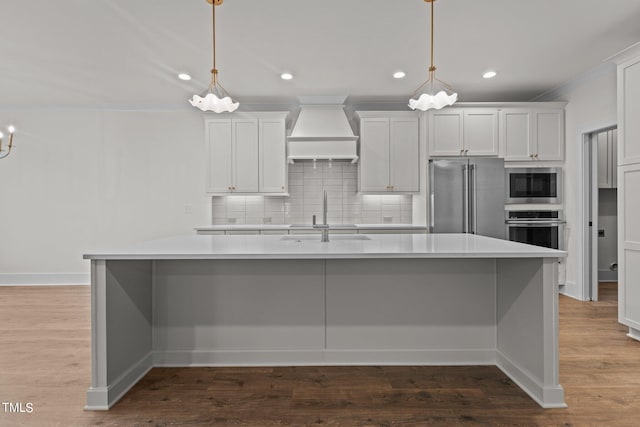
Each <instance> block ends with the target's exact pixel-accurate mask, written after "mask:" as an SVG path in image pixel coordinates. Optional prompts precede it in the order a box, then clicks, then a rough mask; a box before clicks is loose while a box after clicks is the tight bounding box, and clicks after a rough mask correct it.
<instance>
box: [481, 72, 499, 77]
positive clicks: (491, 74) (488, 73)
mask: <svg viewBox="0 0 640 427" xmlns="http://www.w3.org/2000/svg"><path fill="white" fill-rule="evenodd" d="M497 74H498V73H496V72H495V71H487V72H486V73H484V74H483V75H482V77H483V78H485V79H492V78H494V77H495V76H496V75H497Z"/></svg>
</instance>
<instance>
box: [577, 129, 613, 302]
mask: <svg viewBox="0 0 640 427" xmlns="http://www.w3.org/2000/svg"><path fill="white" fill-rule="evenodd" d="M616 128H617V125H611V126H606V127H603V128H599V129H595V130H592V131H589V132H584V133H583V134H582V141H581V162H580V172H579V177H580V178H581V179H580V182H581V184H582V185H581V186H582V191H580V192H579V193H578V194H579V195H580V196H581V199H582V200H581V201H579V203H578V206H581V209H580V210H579V213H578V217H579V218H578V219H579V222H578V223H579V224H580V227H578V229H579V230H580V233H581V240H582V242H583V245H582V254H581V257H580V258H581V264H582V265H581V269H582V295H583V299H584V300H586V301H598V145H597V139H596V138H595V135H596V134H598V133H600V132H606V131H609V130H612V129H616Z"/></svg>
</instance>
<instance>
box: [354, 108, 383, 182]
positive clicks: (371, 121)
mask: <svg viewBox="0 0 640 427" xmlns="http://www.w3.org/2000/svg"><path fill="white" fill-rule="evenodd" d="M360 157H361V159H360V191H377V192H380V191H388V190H389V185H390V183H389V119H388V118H379V119H378V118H364V119H362V120H360Z"/></svg>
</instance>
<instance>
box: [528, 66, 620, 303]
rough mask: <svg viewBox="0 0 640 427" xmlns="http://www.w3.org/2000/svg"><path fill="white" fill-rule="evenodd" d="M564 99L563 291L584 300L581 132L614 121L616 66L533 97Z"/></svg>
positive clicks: (599, 70)
mask: <svg viewBox="0 0 640 427" xmlns="http://www.w3.org/2000/svg"><path fill="white" fill-rule="evenodd" d="M537 100H538V101H568V104H567V107H566V113H565V120H566V121H565V129H566V163H565V190H566V191H565V195H566V197H565V213H566V217H567V227H568V232H567V233H566V234H567V236H568V241H567V251H568V257H567V281H566V285H565V289H564V291H563V292H564V293H565V294H567V295H569V296H572V297H574V298H578V299H582V300H584V299H588V295H585V294H584V290H583V271H582V270H583V267H582V247H583V238H582V236H581V232H580V227H581V226H582V193H583V191H584V187H583V185H584V183H583V182H582V170H581V164H582V149H583V147H582V145H583V143H582V135H583V134H585V133H590V132H593V131H596V130H600V129H602V128H606V127H611V126H613V125H615V124H616V121H617V118H616V111H617V109H616V67H615V65H614V64H612V63H606V64H603V65H601V66H599V67H597V68H595V69H593V70H590V71H588V72H586V73H584V74H583V75H581V76H579V77H578V78H576V79H574V80H573V81H571V82H569V83H568V84H566V85H565V86H563V87H561V88H559V89H557V90H555V91H553V92H552V93H549V94H547V95H545V96H544V97H540V98H538V99H537Z"/></svg>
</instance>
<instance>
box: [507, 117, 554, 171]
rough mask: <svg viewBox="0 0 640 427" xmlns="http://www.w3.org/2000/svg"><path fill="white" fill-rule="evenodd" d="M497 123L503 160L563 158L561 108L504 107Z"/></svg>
mask: <svg viewBox="0 0 640 427" xmlns="http://www.w3.org/2000/svg"><path fill="white" fill-rule="evenodd" d="M500 123H501V125H500V127H501V130H500V139H501V141H502V143H503V146H504V159H505V160H506V161H536V160H563V159H564V110H562V109H534V108H522V109H520V108H505V109H503V110H502V111H501V112H500Z"/></svg>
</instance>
